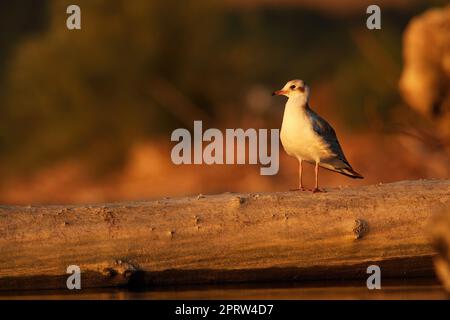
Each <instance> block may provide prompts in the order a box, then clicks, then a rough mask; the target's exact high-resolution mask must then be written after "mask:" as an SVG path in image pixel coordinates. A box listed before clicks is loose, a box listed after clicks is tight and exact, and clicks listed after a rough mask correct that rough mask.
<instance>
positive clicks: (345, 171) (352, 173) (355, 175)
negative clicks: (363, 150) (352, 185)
mask: <svg viewBox="0 0 450 320" xmlns="http://www.w3.org/2000/svg"><path fill="white" fill-rule="evenodd" d="M337 172H339V173H341V174H343V175H346V176H347V177H350V178H353V179H364V177H363V176H362V175H360V174H359V173H358V172H356V171H355V170H353V169H352V168H345V169H341V170H339V171H337Z"/></svg>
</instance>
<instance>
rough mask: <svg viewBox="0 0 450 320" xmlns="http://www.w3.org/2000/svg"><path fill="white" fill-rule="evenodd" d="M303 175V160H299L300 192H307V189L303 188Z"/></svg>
mask: <svg viewBox="0 0 450 320" xmlns="http://www.w3.org/2000/svg"><path fill="white" fill-rule="evenodd" d="M302 174H303V160H299V161H298V189H299V190H300V191H305V188H303V179H302Z"/></svg>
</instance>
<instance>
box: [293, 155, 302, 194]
mask: <svg viewBox="0 0 450 320" xmlns="http://www.w3.org/2000/svg"><path fill="white" fill-rule="evenodd" d="M302 173H303V160H299V161H298V189H291V191H305V190H306V189H305V188H304V187H303V179H302Z"/></svg>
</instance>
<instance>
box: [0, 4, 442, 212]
mask: <svg viewBox="0 0 450 320" xmlns="http://www.w3.org/2000/svg"><path fill="white" fill-rule="evenodd" d="M371 2H372V1H360V0H342V1H331V0H314V1H313V0H282V1H269V0H251V1H238V0H225V1H210V0H184V1H177V2H175V3H174V2H170V3H169V2H167V1H162V0H152V1H147V0H133V1H125V0H78V1H65V0H53V1H50V0H41V1H33V0H17V1H7V0H1V1H0V203H2V204H40V203H61V204H62V203H89V202H105V201H120V200H136V199H150V198H156V197H166V196H179V195H195V194H199V193H203V194H205V193H218V192H225V191H236V192H237V191H243V192H253V191H286V190H288V189H290V188H294V187H295V186H296V185H297V166H298V163H297V161H296V160H295V159H293V158H290V157H288V156H286V155H285V153H284V151H283V150H282V149H281V150H280V171H279V173H278V175H276V176H260V175H259V165H256V166H249V165H239V166H238V165H232V166H230V165H229V166H226V165H212V166H207V165H183V166H175V165H173V164H172V162H171V159H170V151H171V148H172V147H173V145H174V143H172V142H171V141H170V134H171V132H172V131H173V130H174V129H176V128H179V127H184V128H192V126H193V121H194V120H203V127H204V128H209V127H215V128H220V129H225V128H251V127H252V128H279V127H280V125H281V120H282V114H283V107H284V103H285V100H284V99H282V98H279V97H278V98H272V97H271V96H270V94H271V92H272V91H273V90H275V89H280V88H281V87H282V86H283V85H284V84H285V82H286V81H288V80H290V79H293V78H300V79H304V80H305V81H306V82H307V83H309V85H310V87H311V88H312V98H311V106H312V108H313V109H315V110H316V111H317V112H319V113H320V114H321V115H322V116H323V117H324V118H326V119H327V120H328V121H329V122H330V123H331V124H332V125H333V126H334V127H335V129H336V131H337V134H338V137H339V139H340V141H341V145H342V147H343V149H344V151H345V153H346V155H347V158H348V160H349V161H350V163H351V164H352V166H353V167H354V169H355V170H356V171H358V172H360V173H362V174H363V175H364V176H365V178H366V179H364V180H362V181H354V180H352V179H349V178H346V177H344V176H341V175H338V174H335V173H331V172H328V171H322V173H321V177H322V179H321V183H322V185H323V186H345V185H360V184H374V183H386V182H392V181H397V180H404V179H420V178H449V175H450V150H449V149H450V147H449V145H450V116H449V114H450V85H449V83H450V80H449V79H450V6H448V5H447V6H446V3H447V1H440V0H431V1H428V0H417V1H407V0H394V1H377V4H378V5H379V6H380V7H381V10H382V13H381V20H382V29H381V30H368V29H367V28H366V19H367V17H368V15H367V14H366V8H367V6H368V5H370V4H372V3H371ZM70 4H77V5H79V6H80V7H81V12H82V19H81V20H82V30H80V31H69V30H68V29H67V28H66V19H67V17H68V15H67V14H66V8H67V6H68V5H70ZM306 183H307V184H309V185H312V183H313V167H312V166H309V165H308V166H307V168H306Z"/></svg>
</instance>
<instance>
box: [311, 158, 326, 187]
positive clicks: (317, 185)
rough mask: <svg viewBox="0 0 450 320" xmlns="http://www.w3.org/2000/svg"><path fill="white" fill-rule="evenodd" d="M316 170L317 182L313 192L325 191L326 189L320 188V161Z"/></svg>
mask: <svg viewBox="0 0 450 320" xmlns="http://www.w3.org/2000/svg"><path fill="white" fill-rule="evenodd" d="M315 172H316V184H315V186H314V189H313V190H312V192H313V193H317V192H325V191H324V190H321V189H319V163H318V162H316V168H315Z"/></svg>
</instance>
